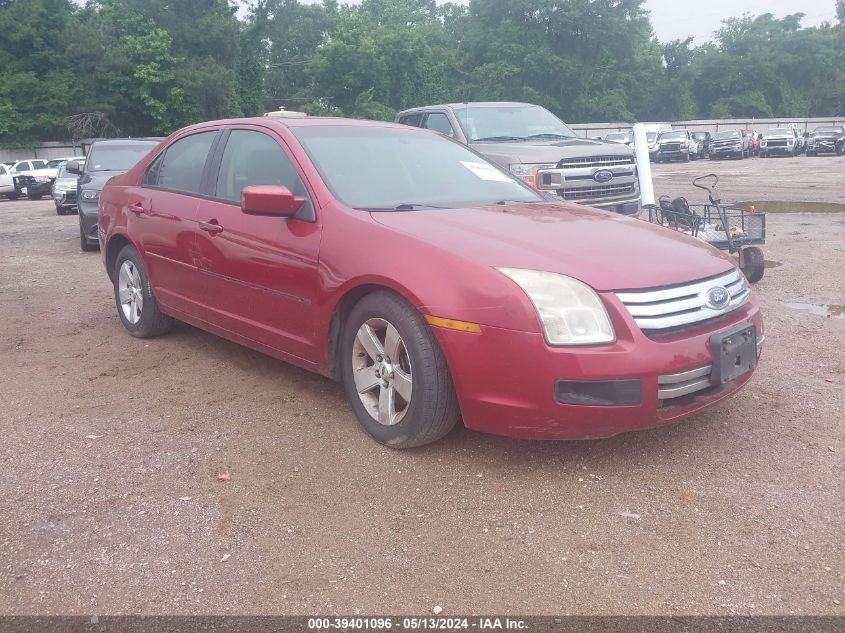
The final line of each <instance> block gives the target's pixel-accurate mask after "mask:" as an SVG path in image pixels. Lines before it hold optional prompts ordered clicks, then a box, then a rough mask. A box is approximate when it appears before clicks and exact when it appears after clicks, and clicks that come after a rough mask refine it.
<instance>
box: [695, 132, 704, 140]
mask: <svg viewBox="0 0 845 633" xmlns="http://www.w3.org/2000/svg"><path fill="white" fill-rule="evenodd" d="M692 137H693V138H694V139H695V140H696V141H699V140H704V139H706V138H707V134H706V133H705V132H693V133H692Z"/></svg>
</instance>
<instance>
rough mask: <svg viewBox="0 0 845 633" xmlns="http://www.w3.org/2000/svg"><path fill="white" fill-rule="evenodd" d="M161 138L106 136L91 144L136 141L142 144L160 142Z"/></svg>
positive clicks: (125, 143)
mask: <svg viewBox="0 0 845 633" xmlns="http://www.w3.org/2000/svg"><path fill="white" fill-rule="evenodd" d="M162 140H164V139H163V138H154V137H150V138H146V137H144V138H106V139H102V140H99V141H94V142H93V143H92V144H91V146H92V147H93V146H94V145H97V146H100V145H134V144H136V143H143V144H144V145H151V144H155V143H160V142H161V141H162Z"/></svg>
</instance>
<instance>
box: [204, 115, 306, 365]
mask: <svg viewBox="0 0 845 633" xmlns="http://www.w3.org/2000/svg"><path fill="white" fill-rule="evenodd" d="M218 153H219V152H218ZM248 185H284V186H286V187H287V188H288V189H290V190H291V192H293V194H294V195H296V196H299V197H302V198H305V204H304V205H303V207H302V208H301V209H300V210H299V212H298V213H297V215H295V216H294V217H291V218H278V217H262V216H255V215H246V214H244V213H243V212H242V211H241V207H240V198H241V190H242V189H243V188H244V187H246V186H248ZM213 191H214V193H213V194H212V196H211V198H210V199H206V200H203V201H202V202H201V203H200V209H199V216H198V219H199V224H198V228H199V230H198V231H197V253H198V265H199V269H200V276H201V277H202V278H203V283H204V284H205V286H206V292H205V293H204V296H205V299H204V301H205V303H206V306H205V307H206V313H207V314H208V317H207V318H209V320H211V321H212V322H213V323H214V324H215V325H217V326H219V327H222V328H224V329H226V330H229V331H231V332H237V333H238V334H240V335H242V336H245V337H247V338H249V339H251V340H253V341H257V342H259V343H261V344H264V345H267V346H270V347H273V348H275V349H278V350H280V351H282V352H285V353H286V354H290V355H292V356H295V357H297V358H301V359H304V360H306V361H312V362H313V361H314V360H315V356H316V354H315V341H316V329H315V325H314V318H313V313H314V303H315V301H316V298H317V289H318V287H319V279H318V274H317V257H318V253H319V247H320V231H321V226H320V224H319V221H318V218H317V217H316V214H315V209H314V207H313V205H312V200H313V198H312V196H311V195H310V193H309V191H308V190H307V188H306V186H305V184H304V182H303V179H302V177H301V175H300V172H299V170H298V167H296V166H295V164H294V161H293V160H292V159H291V157H290V156H289V154H288V153H287V152H286V150H285V149H283V142H282V140H281V139H280V138H278V137H276V136H275V135H274V134H272V133H271V132H270V131H266V130H263V129H262V128H253V129H233V130H231V132H230V133H229V137H228V139H227V140H226V145H225V148H224V150H223V152H222V156H221V159H220V168H219V171H218V173H217V179H216V183H215V184H214V186H213Z"/></svg>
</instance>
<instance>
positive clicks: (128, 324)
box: [112, 245, 173, 338]
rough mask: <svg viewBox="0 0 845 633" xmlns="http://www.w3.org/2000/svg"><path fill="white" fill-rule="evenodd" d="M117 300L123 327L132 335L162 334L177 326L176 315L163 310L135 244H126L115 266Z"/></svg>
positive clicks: (146, 336)
mask: <svg viewBox="0 0 845 633" xmlns="http://www.w3.org/2000/svg"><path fill="white" fill-rule="evenodd" d="M112 276H113V277H114V302H115V305H116V306H117V314H118V316H119V317H120V321H121V322H122V323H123V327H124V328H126V331H127V332H129V333H130V334H131V335H132V336H135V337H137V338H150V337H153V336H161V335H162V334H165V333H166V332H167V331H168V330H170V328H171V327H173V318H172V317H169V316H167V315H166V314H164V313H163V312H162V311H161V310H159V307H158V303H156V300H155V297H154V296H153V291H152V288H151V287H150V278H149V277H148V276H147V269H146V268H144V262H142V261H141V256H140V255H139V254H138V251H136V250H135V247H134V246H130V245H127V246H124V247H123V249H122V250H121V251H120V252H119V253H118V254H117V260H116V261H115V265H114V273H113V275H112Z"/></svg>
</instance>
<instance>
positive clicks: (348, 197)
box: [291, 125, 542, 211]
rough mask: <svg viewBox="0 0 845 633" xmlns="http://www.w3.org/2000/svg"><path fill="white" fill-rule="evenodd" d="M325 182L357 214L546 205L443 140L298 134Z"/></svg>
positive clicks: (338, 128) (347, 129) (360, 129)
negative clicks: (513, 204)
mask: <svg viewBox="0 0 845 633" xmlns="http://www.w3.org/2000/svg"><path fill="white" fill-rule="evenodd" d="M291 131H292V132H293V133H294V134H295V135H296V137H297V138H298V139H299V142H300V143H301V144H302V146H303V147H304V148H305V151H306V152H307V153H308V156H309V157H310V158H311V162H312V163H314V166H315V167H316V168H317V171H318V172H320V176H321V177H322V178H323V181H324V182H325V183H326V185H328V187H329V188H330V189H331V190H332V192H333V193H334V194H335V196H336V197H337V198H338V199H340V200H341V201H342V202H343V203H344V204H346V205H347V206H349V207H353V208H356V209H365V210H385V211H389V210H397V211H412V210H416V209H425V208H449V209H451V208H459V207H472V206H483V205H489V204H496V203H503V202H540V201H542V198H541V197H540V196H539V195H538V194H536V193H534V192H533V191H532V190H531V189H529V188H528V187H526V186H524V185H522V184H520V182H519V181H517V180H516V179H515V178H514V177H512V176H510V175H509V174H506V173H504V172H502V171H501V170H499V169H498V168H496V167H494V166H493V165H491V164H490V163H488V162H487V161H485V160H484V159H483V158H480V157H479V156H478V155H476V154H475V153H473V152H472V151H470V150H469V149H467V148H466V147H464V146H462V145H459V144H458V143H456V142H454V141H450V140H448V139H446V138H444V137H442V136H439V135H437V134H432V133H430V132H423V131H420V130H413V129H407V130H405V129H396V128H382V127H370V126H366V127H365V126H343V125H331V126H322V125H321V126H308V127H296V128H291Z"/></svg>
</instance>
